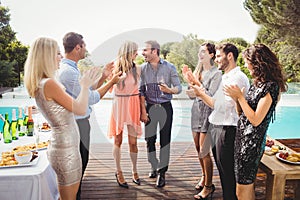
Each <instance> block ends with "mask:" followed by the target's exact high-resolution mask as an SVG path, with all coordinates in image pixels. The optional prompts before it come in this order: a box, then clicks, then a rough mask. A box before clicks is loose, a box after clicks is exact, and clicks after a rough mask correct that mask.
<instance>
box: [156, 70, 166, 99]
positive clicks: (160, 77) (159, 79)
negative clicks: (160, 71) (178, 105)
mask: <svg viewBox="0 0 300 200" xmlns="http://www.w3.org/2000/svg"><path fill="white" fill-rule="evenodd" d="M156 78H157V84H158V85H159V86H162V85H163V84H165V79H164V76H163V75H157V77H156ZM159 89H160V88H159ZM164 95H165V94H164V92H163V91H161V94H160V96H164Z"/></svg>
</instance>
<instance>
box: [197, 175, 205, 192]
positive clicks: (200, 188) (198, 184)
mask: <svg viewBox="0 0 300 200" xmlns="http://www.w3.org/2000/svg"><path fill="white" fill-rule="evenodd" d="M204 176H205V174H203V175H202V178H201V179H200V180H199V181H198V183H197V184H196V185H195V189H196V190H198V191H199V192H201V191H202V190H203V186H202V185H200V182H202V180H203V179H204V178H205V177H204Z"/></svg>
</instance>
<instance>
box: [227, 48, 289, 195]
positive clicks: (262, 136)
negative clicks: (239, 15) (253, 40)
mask: <svg viewBox="0 0 300 200" xmlns="http://www.w3.org/2000/svg"><path fill="white" fill-rule="evenodd" d="M243 58H244V61H245V66H246V67H247V68H248V69H249V72H250V74H251V76H252V77H253V84H252V85H251V87H250V89H249V91H248V93H247V95H246V97H245V98H244V96H243V88H242V89H240V88H238V87H237V86H235V85H230V86H225V87H224V91H225V94H226V95H228V96H230V97H232V98H233V99H234V100H235V101H236V103H237V109H238V112H239V113H240V118H239V121H238V125H237V132H236V138H235V146H234V148H235V154H234V159H235V176H236V182H237V189H236V193H237V197H238V199H253V200H254V199H255V193H254V180H255V178H256V173H257V170H258V165H259V162H260V160H261V157H262V155H263V152H264V147H265V141H266V132H267V129H268V126H269V123H270V121H271V120H272V121H273V119H274V116H275V107H276V105H277V102H278V100H279V98H280V93H281V92H285V91H286V88H287V87H286V83H285V81H284V76H283V73H282V69H281V65H280V63H279V61H278V58H277V57H276V55H275V54H274V53H273V52H272V51H271V50H270V49H269V48H268V47H267V46H265V45H263V44H255V45H252V46H251V47H249V48H248V49H246V50H245V51H244V52H243Z"/></svg>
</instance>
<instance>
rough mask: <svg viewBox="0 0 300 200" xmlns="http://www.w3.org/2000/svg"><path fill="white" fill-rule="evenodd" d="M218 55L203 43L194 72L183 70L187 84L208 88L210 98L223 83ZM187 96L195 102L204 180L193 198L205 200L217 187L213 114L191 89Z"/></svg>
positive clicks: (194, 124) (196, 134)
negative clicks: (216, 63)
mask: <svg viewBox="0 0 300 200" xmlns="http://www.w3.org/2000/svg"><path fill="white" fill-rule="evenodd" d="M215 53H216V51H215V45H214V44H211V43H204V44H202V45H201V46H200V48H199V53H198V58H199V61H198V65H197V67H196V69H195V71H194V73H192V72H191V71H190V70H188V69H183V73H184V77H185V79H186V80H187V81H188V83H189V84H192V85H195V84H196V85H198V86H200V87H203V88H205V91H206V94H208V95H210V96H213V95H214V93H215V92H216V91H217V89H218V87H219V84H220V82H221V80H222V73H221V71H220V70H218V69H217V68H216V67H215V66H214V58H215ZM187 94H188V96H189V97H190V98H191V99H194V103H193V106H192V109H191V112H192V117H191V127H192V132H193V137H194V143H195V147H196V150H197V152H198V155H199V161H200V164H201V167H202V178H201V179H200V180H199V182H198V183H197V185H196V186H195V188H196V189H198V190H201V191H200V193H199V194H197V195H195V196H194V197H195V198H196V199H202V198H205V197H207V196H208V195H209V194H210V193H212V192H213V191H214V185H213V184H212V172H213V163H212V160H211V156H210V153H209V152H210V144H211V142H210V138H211V137H206V136H207V134H206V133H207V130H208V126H209V122H208V116H209V115H210V113H211V112H212V109H211V108H210V107H208V106H207V105H206V104H205V103H204V102H203V101H202V100H201V99H200V98H197V97H195V95H194V93H193V90H188V91H187Z"/></svg>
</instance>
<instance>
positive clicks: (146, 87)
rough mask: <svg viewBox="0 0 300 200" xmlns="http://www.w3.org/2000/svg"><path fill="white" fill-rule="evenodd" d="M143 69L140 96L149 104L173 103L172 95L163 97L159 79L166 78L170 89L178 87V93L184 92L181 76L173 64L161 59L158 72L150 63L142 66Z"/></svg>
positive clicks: (165, 94)
mask: <svg viewBox="0 0 300 200" xmlns="http://www.w3.org/2000/svg"><path fill="white" fill-rule="evenodd" d="M141 68H142V73H141V83H140V95H141V96H144V97H145V99H146V102H147V103H150V104H159V103H164V102H168V101H171V99H172V97H173V96H172V94H167V93H164V94H163V95H162V92H161V91H160V89H159V87H158V80H159V79H158V77H164V78H163V79H164V83H165V84H167V85H168V87H172V86H173V87H176V88H177V89H178V93H180V92H181V91H182V86H181V84H180V80H179V76H178V73H177V71H176V68H175V66H174V65H173V64H171V63H169V62H167V61H165V60H163V59H160V61H159V63H158V67H157V70H154V69H153V68H152V66H151V64H150V63H148V62H147V63H144V64H142V65H141Z"/></svg>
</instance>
